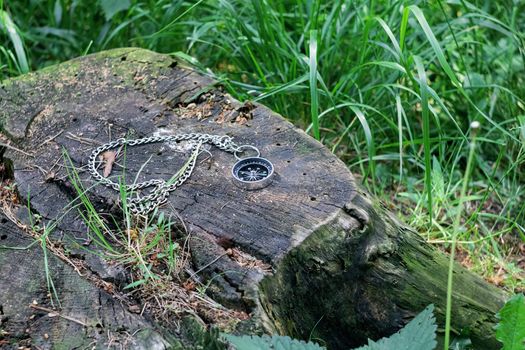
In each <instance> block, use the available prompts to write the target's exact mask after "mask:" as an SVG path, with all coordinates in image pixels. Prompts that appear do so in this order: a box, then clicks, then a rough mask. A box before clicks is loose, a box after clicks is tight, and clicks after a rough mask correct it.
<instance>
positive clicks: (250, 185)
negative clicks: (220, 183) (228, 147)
mask: <svg viewBox="0 0 525 350" xmlns="http://www.w3.org/2000/svg"><path fill="white" fill-rule="evenodd" d="M244 147H246V148H251V149H253V150H255V151H257V156H255V157H248V158H239V157H238V156H237V154H235V156H236V158H237V159H238V162H237V163H235V164H234V166H233V168H232V175H233V178H234V180H235V184H236V185H237V186H239V187H241V188H243V189H245V190H258V189H261V188H264V187H266V186H268V185H269V184H270V183H271V182H272V176H273V174H274V168H273V164H272V163H271V162H270V161H269V160H267V159H265V158H261V157H260V156H259V155H260V153H259V150H258V149H256V148H255V147H253V146H244Z"/></svg>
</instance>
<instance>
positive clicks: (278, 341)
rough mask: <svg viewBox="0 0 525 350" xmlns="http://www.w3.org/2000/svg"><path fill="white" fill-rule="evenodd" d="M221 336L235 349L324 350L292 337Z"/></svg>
mask: <svg viewBox="0 0 525 350" xmlns="http://www.w3.org/2000/svg"><path fill="white" fill-rule="evenodd" d="M223 337H224V338H225V339H226V340H227V341H228V342H229V343H230V344H231V345H233V347H234V348H235V349H236V350H324V348H322V347H320V346H319V345H317V344H315V343H305V342H304V341H301V340H296V339H292V338H290V337H283V336H276V335H274V336H272V337H270V336H268V335H263V336H262V337H259V336H250V335H243V336H236V335H232V334H223Z"/></svg>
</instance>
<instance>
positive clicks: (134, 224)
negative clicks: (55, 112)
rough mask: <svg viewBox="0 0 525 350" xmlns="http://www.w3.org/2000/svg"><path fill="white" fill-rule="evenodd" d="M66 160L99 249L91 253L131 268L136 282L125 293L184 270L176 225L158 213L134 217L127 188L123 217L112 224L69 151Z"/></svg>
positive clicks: (122, 200)
mask: <svg viewBox="0 0 525 350" xmlns="http://www.w3.org/2000/svg"><path fill="white" fill-rule="evenodd" d="M63 157H64V159H65V160H66V163H67V164H66V165H67V166H66V169H67V171H68V179H69V181H70V182H71V184H72V186H73V188H74V189H75V191H76V194H77V198H76V199H77V200H78V201H79V202H80V204H81V205H80V206H79V207H78V210H79V214H80V216H81V217H82V219H83V221H84V222H85V223H86V225H87V226H88V228H89V232H88V235H89V238H90V239H91V240H92V241H93V243H94V244H95V246H96V248H95V249H94V250H91V251H90V252H91V253H94V254H99V255H102V257H103V258H105V259H107V260H109V261H114V262H116V263H119V264H123V265H125V266H129V267H131V269H132V271H133V272H134V273H133V274H132V275H133V277H134V279H133V281H131V282H130V283H129V284H128V285H126V286H125V287H124V289H131V288H135V287H138V286H140V285H144V284H146V283H150V282H161V280H163V279H165V278H171V276H172V275H173V273H174V272H176V270H177V269H178V268H179V267H180V266H179V265H180V261H179V254H180V253H181V247H180V246H179V244H178V243H177V242H174V241H173V238H172V230H173V229H174V223H173V222H171V220H169V219H167V218H166V217H165V215H164V213H162V212H158V211H157V210H155V211H154V212H153V213H152V214H151V215H148V216H145V217H135V216H133V215H131V213H130V210H129V208H128V205H127V198H130V195H131V194H130V193H127V191H126V186H120V203H121V207H122V216H121V217H119V218H116V217H114V216H110V218H109V220H108V219H105V218H103V217H102V216H101V215H100V213H99V212H98V211H97V210H96V208H95V207H94V205H93V203H92V202H91V200H90V199H89V197H88V196H87V190H86V189H85V188H84V185H83V184H82V181H81V179H80V177H79V175H78V172H77V170H76V168H75V166H74V164H73V162H72V160H71V158H70V157H69V155H68V154H67V152H66V151H64V152H63ZM123 181H124V179H121V182H123ZM84 249H86V248H85V247H84Z"/></svg>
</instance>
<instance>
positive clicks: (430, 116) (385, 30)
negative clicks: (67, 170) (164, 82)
mask: <svg viewBox="0 0 525 350" xmlns="http://www.w3.org/2000/svg"><path fill="white" fill-rule="evenodd" d="M114 3H116V4H118V3H120V4H121V5H122V6H121V7H120V9H121V10H120V11H118V12H114V11H115V9H118V8H113V9H110V8H107V7H104V8H103V7H102V6H99V5H98V3H94V2H84V1H83V2H73V1H70V0H47V1H39V2H36V1H27V0H26V1H22V0H21V1H9V2H4V3H3V4H2V2H1V0H0V9H2V12H0V14H1V16H0V19H1V21H0V28H1V30H0V78H8V77H10V76H14V75H17V74H21V73H23V72H25V71H26V70H27V69H29V70H35V69H38V68H41V67H44V66H47V65H50V64H53V63H57V62H62V61H64V60H67V59H69V58H73V57H76V56H79V55H83V54H86V53H91V52H97V51H100V50H104V49H109V48H113V47H122V46H139V47H145V48H149V49H153V50H156V51H159V52H165V53H171V54H174V55H176V56H177V57H179V58H185V59H187V60H188V61H190V62H191V63H192V64H194V65H196V66H197V67H201V69H205V68H210V69H211V70H212V71H213V72H214V74H215V75H216V77H217V79H218V80H220V81H221V83H222V84H223V85H224V86H225V87H226V88H227V89H228V90H229V92H230V93H231V94H232V95H233V96H234V97H236V98H238V99H240V100H254V101H258V102H261V103H264V104H266V105H268V106H269V107H271V108H272V109H274V110H275V111H277V112H279V113H281V114H282V115H284V116H285V117H286V118H288V119H289V120H291V121H292V122H294V123H295V124H296V125H297V126H299V127H301V128H304V129H305V130H307V131H308V132H309V133H311V135H312V136H314V137H316V138H318V139H320V140H321V142H323V143H324V144H325V145H327V146H328V147H329V148H330V149H331V150H332V151H333V152H334V153H335V154H337V155H338V156H339V157H340V158H341V159H343V160H344V161H345V162H346V163H347V164H348V167H349V168H350V169H351V170H352V171H353V172H354V173H355V174H356V175H358V177H359V179H360V180H361V181H362V183H363V184H364V186H366V187H367V188H368V189H369V190H370V191H372V192H373V193H374V194H375V195H377V196H379V197H380V198H382V199H383V200H384V201H385V203H387V204H390V205H391V206H392V209H393V210H395V211H396V212H397V213H399V215H401V216H403V218H404V220H406V221H407V222H408V223H409V224H411V225H413V226H414V227H416V228H417V229H418V230H419V231H420V232H421V234H422V235H423V236H424V237H425V238H426V239H427V240H428V241H430V242H433V243H435V244H438V245H440V246H441V247H443V249H447V250H449V249H450V248H451V246H452V245H454V244H457V246H458V248H459V249H461V250H462V251H463V252H464V253H466V254H462V256H464V258H463V259H462V260H463V262H464V263H465V264H467V265H468V266H470V267H471V268H472V269H473V270H475V271H477V272H479V273H481V274H482V275H484V276H485V277H487V278H492V279H494V280H501V283H502V284H503V285H504V286H505V287H506V288H507V289H509V290H512V291H516V290H520V289H521V290H522V289H523V288H524V287H525V282H524V273H523V268H524V265H523V262H521V263H520V262H519V261H518V258H519V257H520V254H522V252H520V250H519V247H520V245H523V244H524V243H525V231H524V228H525V222H524V221H525V220H524V215H525V205H524V204H523V203H524V195H525V173H524V172H523V171H522V169H523V168H524V165H525V164H524V163H525V149H524V142H525V101H524V99H525V81H524V80H525V74H524V73H525V61H524V56H525V50H524V47H525V45H524V42H525V3H524V2H522V1H510V0H508V1H485V0H484V1H481V0H475V1H470V2H469V1H464V0H453V1H452V0H451V1H443V0H437V1H411V2H408V1H394V0H390V1H379V0H375V1H373V0H369V1H364V0H357V1H336V0H324V1H318V0H310V1H302V0H286V1H283V0H265V1H262V0H261V1H259V0H252V1H245V0H244V1H241V0H229V1H226V0H206V1H193V2H190V1H171V0H169V1H168V0H160V1H146V0H140V1H139V0H132V1H130V2H127V1H120V2H119V1H115V2H114ZM127 4H129V5H127ZM9 28H11V30H7V29H9ZM474 121H478V122H479V123H480V127H479V129H478V130H477V136H476V152H475V154H474V155H473V159H472V161H471V162H470V161H469V144H470V139H469V136H468V135H469V133H470V125H471V123H472V122H474ZM467 164H471V166H472V169H471V171H467ZM469 172H470V174H469V176H468V177H465V176H464V175H465V174H467V173H469ZM459 227H461V228H462V229H461V230H458V228H459ZM453 242H455V243H453ZM520 264H521V265H520Z"/></svg>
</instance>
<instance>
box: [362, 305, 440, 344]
mask: <svg viewBox="0 0 525 350" xmlns="http://www.w3.org/2000/svg"><path fill="white" fill-rule="evenodd" d="M433 311H434V305H429V306H427V308H426V309H425V310H423V311H422V312H421V313H420V314H419V315H417V316H416V317H415V318H414V319H413V320H412V321H410V322H409V323H408V324H407V325H406V326H405V327H404V328H403V329H401V330H400V331H399V332H397V333H395V334H393V335H392V336H390V337H389V338H382V339H380V340H378V341H377V342H374V341H373V340H370V339H369V340H368V345H365V346H362V347H360V348H357V349H355V350H394V349H395V350H434V348H435V347H436V345H437V342H436V329H437V326H436V319H435V318H434V314H433Z"/></svg>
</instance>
